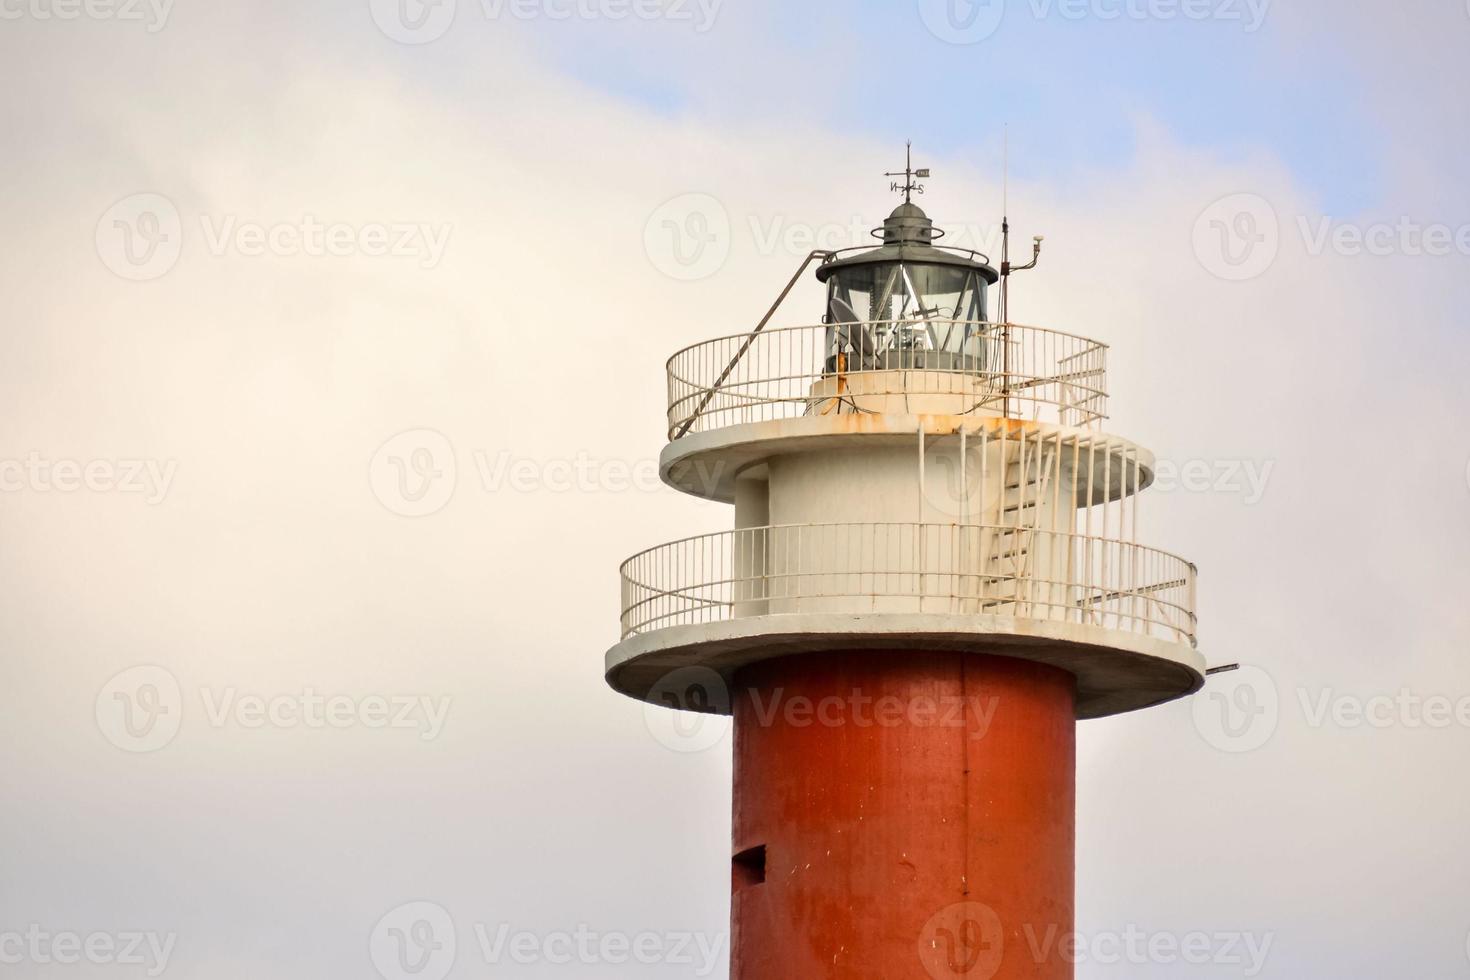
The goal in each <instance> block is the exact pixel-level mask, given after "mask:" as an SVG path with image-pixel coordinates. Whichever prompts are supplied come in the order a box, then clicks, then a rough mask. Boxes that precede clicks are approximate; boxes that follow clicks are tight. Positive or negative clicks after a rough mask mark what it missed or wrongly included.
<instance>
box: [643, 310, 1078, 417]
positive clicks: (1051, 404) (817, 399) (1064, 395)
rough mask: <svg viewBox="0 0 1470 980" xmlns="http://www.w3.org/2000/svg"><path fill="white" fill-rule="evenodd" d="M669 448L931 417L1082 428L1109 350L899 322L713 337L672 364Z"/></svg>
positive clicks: (1035, 330)
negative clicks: (749, 433) (786, 423)
mask: <svg viewBox="0 0 1470 980" xmlns="http://www.w3.org/2000/svg"><path fill="white" fill-rule="evenodd" d="M668 377H669V411H668V418H669V437H670V438H671V439H677V438H679V437H680V436H682V435H685V434H687V433H690V432H702V431H707V430H710V429H718V428H723V427H725V426H729V425H737V424H740V423H742V422H760V421H768V420H772V419H786V418H797V417H801V416H805V415H827V414H847V413H874V414H885V413H895V412H899V413H903V412H938V413H945V414H990V415H1004V416H1009V417H1013V418H1032V419H1040V418H1041V417H1042V413H1043V411H1045V412H1049V413H1052V415H1053V416H1054V417H1055V419H1056V420H1057V421H1059V422H1061V423H1062V424H1064V425H1083V426H1085V425H1090V424H1091V423H1093V422H1095V421H1097V420H1098V419H1102V418H1105V417H1106V415H1107V345H1106V344H1102V343H1099V342H1097V341H1095V340H1089V339H1087V338H1086V337H1078V336H1075V335H1073V334H1067V333H1061V332H1059V331H1055V330H1047V329H1045V328H1042V327H1028V326H1023V325H1021V324H1014V323H1013V324H999V323H979V322H974V321H964V320H905V321H884V322H879V323H837V324H816V325H814V326H807V327H785V328H781V329H772V330H765V331H761V332H759V333H744V334H737V335H735V336H731V337H720V338H718V339H716V340H709V341H705V342H704V343H701V344H695V345H694V346H692V347H686V348H684V349H683V350H681V351H679V352H678V353H677V354H675V355H674V356H673V357H671V358H669V362H668Z"/></svg>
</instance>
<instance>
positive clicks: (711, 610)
mask: <svg viewBox="0 0 1470 980" xmlns="http://www.w3.org/2000/svg"><path fill="white" fill-rule="evenodd" d="M622 587H623V597H622V631H623V636H624V637H625V638H626V637H628V636H631V635H633V634H636V633H647V632H650V631H652V630H657V629H662V628H664V627H668V626H681V625H689V624H697V623H712V622H720V621H724V620H730V619H737V618H740V617H745V616H760V615H772V614H777V615H779V614H791V613H823V612H827V613H860V612H888V613H905V612H908V613H950V614H980V613H989V614H994V615H1000V616H1010V617H1014V618H1017V619H1032V620H1051V621H1058V622H1068V623H1077V624H1084V625H1093V626H1101V627H1104V628H1107V629H1114V630H1125V631H1129V632H1133V633H1140V634H1145V635H1148V636H1154V637H1158V638H1161V639H1165V640H1169V641H1172V642H1177V643H1189V644H1191V645H1192V644H1194V642H1195V616H1194V594H1195V592H1194V589H1195V569H1194V566H1193V565H1191V564H1190V563H1189V562H1187V561H1185V560H1184V559H1182V558H1180V557H1178V556H1177V555H1172V554H1169V553H1168V552H1164V551H1158V550H1156V549H1153V548H1146V547H1143V546H1142V545H1137V544H1133V543H1131V542H1125V541H1116V540H1112V539H1108V538H1100V537H1093V536H1088V535H1084V534H1077V533H1073V532H1067V531H1044V530H1037V529H1032V528H1023V527H1002V526H994V525H973V524H971V525H956V524H896V523H887V524H792V525H782V526H776V527H755V528H743V529H739V530H734V531H722V532H719V533H716V534H704V535H699V536H697V537H692V538H685V539H683V540H681V541H674V542H671V543H669V544H665V545H660V546H658V547H655V548H650V549H648V550H647V551H643V552H640V553H639V554H637V555H634V556H633V557H632V558H629V559H628V560H627V561H626V562H624V563H623V566H622Z"/></svg>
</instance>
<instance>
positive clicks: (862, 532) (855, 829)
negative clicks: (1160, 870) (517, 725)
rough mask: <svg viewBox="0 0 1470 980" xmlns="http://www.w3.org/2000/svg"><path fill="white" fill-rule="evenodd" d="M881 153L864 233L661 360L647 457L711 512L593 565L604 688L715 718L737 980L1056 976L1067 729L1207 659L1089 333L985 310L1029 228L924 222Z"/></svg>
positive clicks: (1144, 697)
mask: <svg viewBox="0 0 1470 980" xmlns="http://www.w3.org/2000/svg"><path fill="white" fill-rule="evenodd" d="M901 176H902V178H903V181H902V183H901V184H896V187H897V189H900V190H902V192H903V202H902V203H901V204H899V206H898V207H897V208H896V209H894V210H893V211H892V213H891V214H890V215H889V216H888V218H887V219H886V220H885V221H883V222H882V224H881V226H880V227H879V228H877V229H875V232H874V235H875V237H876V239H877V241H876V242H875V243H874V244H873V245H872V246H867V247H862V248H856V249H845V250H841V251H837V252H828V251H819V252H814V253H812V254H811V255H810V256H808V257H807V258H806V260H805V261H804V262H803V263H802V264H801V267H800V268H799V269H798V270H797V271H796V274H795V276H794V277H793V278H792V280H791V282H790V283H788V284H787V285H786V287H785V289H784V290H782V291H781V292H780V294H779V296H778V298H777V299H776V301H775V303H774V304H773V305H772V306H771V307H770V308H769V310H768V311H767V312H766V314H765V316H764V317H762V318H761V319H760V320H759V321H758V322H757V323H756V324H754V325H753V327H747V328H745V329H744V330H742V331H741V332H739V333H735V334H733V335H731V336H725V337H720V338H716V339H712V340H705V341H702V342H699V343H695V344H693V345H692V346H690V347H686V348H684V349H683V350H680V351H678V352H677V353H675V354H674V355H673V356H672V357H670V358H669V361H668V366H667V373H668V419H667V431H668V439H669V441H668V443H667V445H666V446H665V447H664V449H663V452H662V454H661V457H660V473H661V476H662V478H663V480H664V482H665V483H667V484H668V485H669V486H670V487H672V488H674V489H675V490H679V491H683V492H685V493H690V494H695V495H698V496H701V497H705V498H708V499H711V500H717V501H722V502H725V503H728V504H732V505H733V507H734V519H733V522H732V523H733V526H732V527H731V528H730V529H729V530H726V531H722V532H719V533H716V534H706V535H700V536H696V537H690V538H685V539H682V540H679V541H674V542H671V543H667V544H661V545H656V546H654V547H651V548H649V549H647V550H646V551H642V552H640V553H639V554H636V555H634V556H633V557H631V558H629V559H628V560H627V561H626V562H625V563H624V564H623V566H622V569H621V579H622V613H621V616H622V620H621V638H620V640H619V642H618V643H617V644H616V645H615V646H613V647H612V649H611V650H609V651H608V653H607V657H606V665H605V669H606V678H607V681H608V683H609V684H610V685H611V686H612V687H613V688H614V689H615V690H617V691H619V692H622V693H623V694H626V695H629V696H631V697H634V698H639V699H642V700H644V701H647V702H649V703H651V704H657V705H661V706H664V707H667V708H670V709H681V710H686V711H703V712H712V713H720V714H728V715H732V716H733V719H734V742H735V745H734V781H735V785H734V813H733V827H732V842H731V849H730V854H729V855H727V856H725V857H724V858H722V859H723V860H728V861H729V862H730V868H731V876H730V877H731V917H732V933H731V971H730V976H731V977H732V978H734V980H787V978H789V980H814V978H872V980H884V978H886V980H900V978H921V980H922V978H925V977H931V978H936V980H950V978H982V980H989V978H995V977H999V978H1021V977H1026V978H1048V980H1051V978H1063V977H1071V976H1073V969H1072V965H1071V962H1070V959H1069V946H1068V944H1067V942H1066V941H1065V940H1066V939H1067V938H1068V937H1070V936H1072V935H1073V933H1074V896H1075V871H1074V866H1075V785H1076V779H1075V775H1076V750H1075V749H1076V724H1077V722H1078V720H1080V719H1093V718H1102V717H1106V716H1108V715H1113V714H1118V713H1121V712H1126V711H1134V710H1138V709H1141V708H1147V707H1150V706H1153V705H1157V704H1162V703H1165V702H1168V701H1171V700H1174V699H1176V698H1179V697H1183V696H1185V695H1188V694H1191V693H1193V692H1194V691H1196V690H1198V689H1199V688H1200V687H1201V686H1202V684H1203V682H1204V678H1205V673H1206V669H1205V664H1204V660H1203V659H1202V657H1201V655H1200V654H1199V652H1198V649H1197V643H1196V621H1195V614H1194V602H1195V567H1194V566H1193V565H1192V564H1191V563H1190V562H1188V561H1186V560H1185V559H1183V558H1181V557H1178V556H1176V555H1173V554H1170V553H1168V552H1166V551H1161V550H1158V549H1156V548H1153V547H1150V546H1148V545H1147V544H1145V543H1143V542H1141V541H1140V540H1139V534H1138V529H1139V526H1140V524H1139V506H1140V498H1141V495H1142V494H1143V492H1144V491H1145V490H1147V488H1148V487H1149V485H1150V483H1151V482H1152V481H1153V476H1154V468H1155V464H1154V457H1153V456H1152V455H1151V454H1150V453H1149V451H1148V450H1147V449H1145V448H1143V447H1142V446H1139V445H1137V444H1135V443H1133V442H1130V441H1128V440H1127V439H1126V438H1123V437H1122V436H1119V435H1115V434H1112V433H1110V432H1108V431H1107V430H1106V425H1105V423H1106V420H1107V407H1108V397H1109V390H1108V385H1107V359H1108V354H1109V350H1108V347H1107V345H1105V344H1104V343H1102V342H1100V341H1098V340H1094V339H1090V338H1088V337H1086V336H1084V335H1083V334H1081V333H1074V332H1071V331H1070V330H1062V329H1056V328H1052V327H1043V326H1030V325H1024V324H1020V323H1013V322H1011V318H1010V312H1009V309H1008V308H1007V307H1008V302H1009V301H1008V291H1009V280H1010V277H1011V276H1012V275H1013V274H1015V273H1018V272H1021V271H1023V270H1025V269H1029V268H1031V267H1033V266H1034V265H1035V264H1036V261H1037V258H1038V256H1039V254H1040V250H1041V241H1040V239H1037V240H1036V242H1035V245H1034V246H1033V251H1032V255H1031V259H1030V261H1029V262H1028V263H1026V264H1025V265H1016V264H1012V263H1011V262H1010V260H1009V254H1008V253H1009V245H1008V244H1007V245H1006V246H1005V247H1004V249H1003V252H1002V255H1001V256H1000V260H999V262H998V264H997V263H992V261H991V259H990V258H989V257H988V256H986V255H984V254H981V253H979V252H976V251H973V250H969V249H959V248H950V247H946V246H945V244H944V243H943V237H944V236H943V231H942V229H941V228H940V227H938V226H936V225H935V223H934V222H933V221H931V220H930V218H929V217H928V215H927V214H926V213H925V211H924V210H923V209H922V208H920V207H919V206H918V205H917V204H915V203H914V202H913V197H914V194H915V192H916V191H917V190H919V189H920V187H921V185H920V184H919V183H918V181H919V180H921V179H922V178H924V177H927V176H928V172H927V171H916V170H914V168H913V167H912V164H911V163H910V164H908V165H907V166H906V168H905V170H904V171H902V172H901ZM1005 227H1006V238H1007V242H1008V239H1009V226H1008V224H1007V225H1006V226H1005ZM808 275H811V276H814V277H815V279H816V280H817V281H818V282H820V283H821V284H822V286H823V288H824V290H825V303H824V305H823V307H822V308H821V309H809V310H806V311H803V312H802V313H801V314H799V315H798V317H797V318H796V322H797V323H802V322H804V323H805V324H806V325H797V326H781V325H778V324H777V322H776V320H777V316H778V314H781V313H782V311H783V309H785V308H786V307H787V305H788V303H787V301H788V299H789V295H790V293H791V292H792V289H793V288H794V286H795V285H796V284H797V283H799V282H800V281H802V279H803V278H804V277H806V276H808ZM1078 326H1079V327H1080V328H1083V329H1085V324H1083V325H1078ZM712 859H713V858H712Z"/></svg>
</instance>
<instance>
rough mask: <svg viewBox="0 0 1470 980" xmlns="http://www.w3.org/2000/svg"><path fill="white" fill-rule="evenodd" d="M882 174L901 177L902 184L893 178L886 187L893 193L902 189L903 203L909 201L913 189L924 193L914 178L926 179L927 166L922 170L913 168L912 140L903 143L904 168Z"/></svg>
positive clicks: (921, 185) (921, 186) (927, 174)
mask: <svg viewBox="0 0 1470 980" xmlns="http://www.w3.org/2000/svg"><path fill="white" fill-rule="evenodd" d="M883 176H885V177H902V178H903V183H902V184H900V183H899V182H898V181H896V180H895V181H893V182H892V183H890V184H889V185H888V189H889V190H891V191H893V192H895V193H897V192H898V191H903V203H905V204H908V203H910V202H911V200H912V198H913V193H914V191H918V192H919V193H920V194H922V193H924V185H923V184H920V183H918V182H917V181H916V178H923V179H925V180H927V179H928V177H929V168H928V167H925V168H924V169H922V170H915V169H914V141H913V140H909V141H908V142H906V143H904V168H903V169H902V170H896V171H889V172H888V173H885V174H884V175H883Z"/></svg>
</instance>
